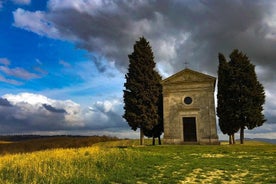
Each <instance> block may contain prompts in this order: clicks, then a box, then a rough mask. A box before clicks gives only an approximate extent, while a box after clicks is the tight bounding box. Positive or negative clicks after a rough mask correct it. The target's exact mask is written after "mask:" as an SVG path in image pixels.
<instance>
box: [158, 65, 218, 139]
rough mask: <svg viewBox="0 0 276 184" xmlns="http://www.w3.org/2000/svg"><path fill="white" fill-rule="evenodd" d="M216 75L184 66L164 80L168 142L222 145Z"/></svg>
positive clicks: (165, 121) (165, 132) (164, 105)
mask: <svg viewBox="0 0 276 184" xmlns="http://www.w3.org/2000/svg"><path fill="white" fill-rule="evenodd" d="M215 85H216V78H215V77H212V76H209V75H206V74H203V73H199V72H196V71H193V70H191V69H188V68H186V69H184V70H182V71H180V72H178V73H176V74H174V75H172V76H171V77H168V78H167V79H164V80H163V81H162V87H163V108H164V109H163V110H164V143H165V144H219V141H218V135H217V126H216V115H215V102H214V91H215Z"/></svg>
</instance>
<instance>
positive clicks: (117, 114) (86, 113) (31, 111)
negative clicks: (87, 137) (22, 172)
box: [0, 93, 128, 133]
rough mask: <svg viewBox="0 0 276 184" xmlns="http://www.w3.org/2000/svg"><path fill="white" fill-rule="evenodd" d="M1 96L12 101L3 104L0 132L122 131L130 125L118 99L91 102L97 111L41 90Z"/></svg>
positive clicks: (1, 107)
mask: <svg viewBox="0 0 276 184" xmlns="http://www.w3.org/2000/svg"><path fill="white" fill-rule="evenodd" d="M2 99H3V100H6V102H8V103H9V104H11V105H10V106H1V105H0V118H1V119H3V121H1V122H0V126H2V128H1V130H0V133H18V132H21V133H31V132H38V131H40V132H49V131H51V132H59V131H67V132H70V131H72V132H74V131H80V132H81V130H85V131H111V130H113V131H114V130H118V131H120V129H122V131H123V130H124V129H127V127H128V126H127V124H126V123H125V122H124V120H123V119H122V109H123V107H122V102H121V101H120V100H118V99H114V100H111V101H108V100H105V101H98V102H96V103H94V104H92V108H93V109H95V111H91V110H90V109H89V108H88V107H85V108H84V107H81V106H80V104H77V103H75V102H73V101H72V100H55V99H51V98H47V97H46V96H44V95H41V94H33V93H19V94H6V95H3V96H2ZM17 131H18V132H17Z"/></svg>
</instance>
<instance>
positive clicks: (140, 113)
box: [123, 37, 163, 138]
mask: <svg viewBox="0 0 276 184" xmlns="http://www.w3.org/2000/svg"><path fill="white" fill-rule="evenodd" d="M128 57H129V68H128V73H127V74H126V75H125V78H126V82H125V84H124V86H125V90H124V103H125V106H124V109H125V114H124V115H123V117H124V118H125V119H126V121H127V122H128V124H129V126H130V127H131V128H132V129H133V130H136V129H137V128H140V131H141V133H143V134H145V135H146V136H147V137H153V138H155V137H159V138H160V135H161V134H162V132H163V119H162V113H161V111H162V109H161V108H160V106H161V105H162V86H161V76H160V75H159V73H158V72H157V71H156V70H155V62H154V56H153V52H152V49H151V46H150V45H149V42H148V41H147V40H146V39H145V38H144V37H142V38H140V39H139V41H136V43H135V44H134V51H133V53H132V54H130V55H129V56H128ZM141 137H143V136H141Z"/></svg>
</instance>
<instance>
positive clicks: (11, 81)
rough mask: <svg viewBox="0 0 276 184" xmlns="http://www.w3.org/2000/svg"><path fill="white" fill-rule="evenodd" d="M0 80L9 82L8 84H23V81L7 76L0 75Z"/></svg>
mask: <svg viewBox="0 0 276 184" xmlns="http://www.w3.org/2000/svg"><path fill="white" fill-rule="evenodd" d="M0 81H2V82H5V83H8V84H13V85H22V84H23V83H22V82H19V81H17V80H13V79H7V78H6V77H4V76H2V75H0Z"/></svg>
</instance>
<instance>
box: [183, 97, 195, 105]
mask: <svg viewBox="0 0 276 184" xmlns="http://www.w3.org/2000/svg"><path fill="white" fill-rule="evenodd" d="M192 102H193V99H192V98H191V97H189V96H188V97H185V98H184V103H185V104H187V105H189V104H191V103H192Z"/></svg>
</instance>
